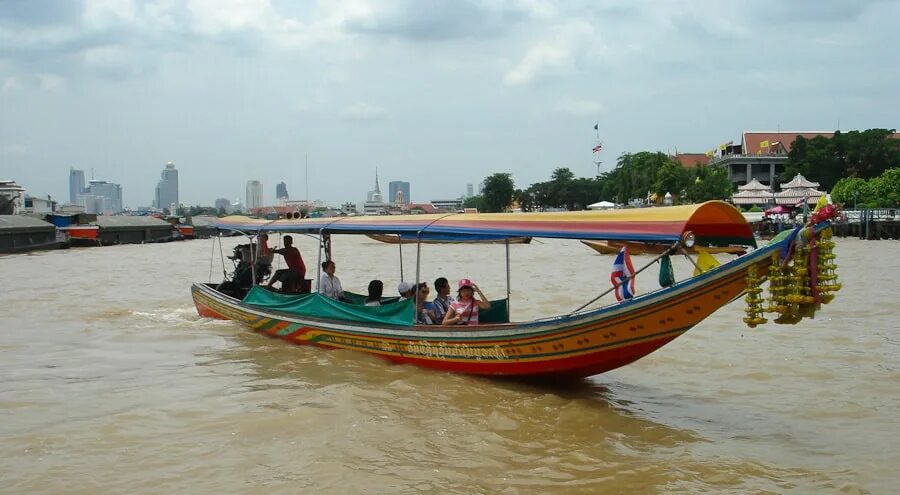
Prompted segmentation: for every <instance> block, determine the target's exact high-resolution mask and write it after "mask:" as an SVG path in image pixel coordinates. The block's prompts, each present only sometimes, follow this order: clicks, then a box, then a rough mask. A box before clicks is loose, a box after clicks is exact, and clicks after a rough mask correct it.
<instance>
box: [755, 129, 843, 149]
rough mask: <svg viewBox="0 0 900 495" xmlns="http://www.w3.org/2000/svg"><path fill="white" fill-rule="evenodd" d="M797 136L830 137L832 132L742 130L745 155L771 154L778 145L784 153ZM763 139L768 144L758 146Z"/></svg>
mask: <svg viewBox="0 0 900 495" xmlns="http://www.w3.org/2000/svg"><path fill="white" fill-rule="evenodd" d="M797 136H803V137H804V138H806V139H812V138H814V137H816V136H822V137H827V138H831V137H832V136H834V133H833V132H818V131H801V132H788V131H781V132H744V140H743V144H744V146H743V148H744V154H745V155H773V154H776V153H777V150H778V149H779V147H781V148H784V152H785V153H790V152H791V146H793V144H794V140H795V139H797ZM764 141H768V142H769V146H768V147H765V146H760V143H763V142H764Z"/></svg>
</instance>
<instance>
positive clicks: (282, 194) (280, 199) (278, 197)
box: [275, 182, 308, 204]
mask: <svg viewBox="0 0 900 495" xmlns="http://www.w3.org/2000/svg"><path fill="white" fill-rule="evenodd" d="M289 199H291V197H290V196H288V191H287V184H285V183H284V182H279V183H278V184H277V185H276V186H275V201H276V202H277V203H278V204H284V202H285V201H287V200H289ZM307 199H308V198H307Z"/></svg>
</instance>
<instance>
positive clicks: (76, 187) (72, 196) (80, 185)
mask: <svg viewBox="0 0 900 495" xmlns="http://www.w3.org/2000/svg"><path fill="white" fill-rule="evenodd" d="M82 194H84V170H75V169H74V168H70V169H69V203H72V204H73V205H80V204H81V195H82Z"/></svg>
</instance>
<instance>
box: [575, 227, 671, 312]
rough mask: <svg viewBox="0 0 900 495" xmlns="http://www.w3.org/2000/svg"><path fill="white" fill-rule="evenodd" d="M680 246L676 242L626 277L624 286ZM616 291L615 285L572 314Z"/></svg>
mask: <svg viewBox="0 0 900 495" xmlns="http://www.w3.org/2000/svg"><path fill="white" fill-rule="evenodd" d="M680 246H681V241H678V242H676V243H675V244H672V245H671V246H670V247H669V249H666V250H665V251H664V252H663V253H662V254H660V255H659V256H657V257H656V258H653V259H652V260H650V262H649V263H647V264H646V265H644V266H642V267H641V269H640V270H637V271H636V272H634V275H632V276H630V277H625V280H623V281H622V283H623V284H624V283H628V282H629V281H631V279H633V278H634V277H636V276H637V274H638V273H641V272H642V271H644V270H646V269H647V268H648V267H649V266H650V265H652V264H654V263H656V262H657V261H659V260H660V259H661V258H662V257H663V256H666V255H668V254H671V253H673V252H675V250H676V249H678V248H679V247H680ZM614 290H616V286H615V285H614V286H612V287H610V288H609V289H607V290H605V291H603V293H601V294H600V295H599V296H597V297H595V298H593V299H591V300H590V301H588V302H586V303H584V304H583V305H581V306H580V307H579V308H578V309H576V310H575V311H572V313H577V312H579V311H581V310H582V309H584V308H586V307H588V306H590V305H591V304H594V303H595V302H597V301H598V300H599V299H600V298H601V297H603V296H605V295H607V294H609V293H610V292H612V291H614ZM569 314H571V313H569Z"/></svg>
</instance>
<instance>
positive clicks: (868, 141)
mask: <svg viewBox="0 0 900 495" xmlns="http://www.w3.org/2000/svg"><path fill="white" fill-rule="evenodd" d="M893 135H894V129H868V130H866V131H862V132H860V131H851V132H847V133H842V132H835V133H834V136H833V137H831V138H826V137H824V136H816V137H814V138H812V139H806V138H804V137H803V136H797V137H796V139H795V140H794V143H793V145H792V146H791V152H790V153H789V154H788V162H787V164H786V165H785V171H784V174H783V175H782V176H781V178H782V180H784V181H785V182H787V181H789V180H790V179H791V178H793V177H794V176H795V175H796V174H798V173H800V174H803V175H804V176H805V177H806V178H808V179H810V180H813V181H816V182H818V183H820V184H821V186H822V188H824V189H825V190H830V189H831V188H833V187H834V186H835V185H836V184H837V182H838V181H839V180H841V179H842V178H844V177H859V178H862V179H871V178H874V177H878V176H879V175H881V174H882V173H884V172H885V171H886V170H888V169H890V168H891V167H896V166H897V164H900V139H894V138H893Z"/></svg>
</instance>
